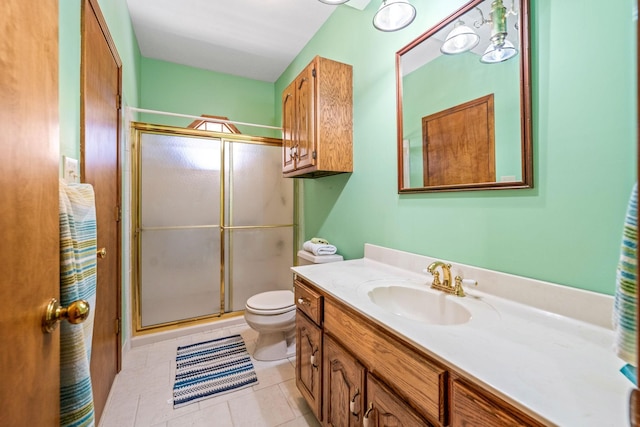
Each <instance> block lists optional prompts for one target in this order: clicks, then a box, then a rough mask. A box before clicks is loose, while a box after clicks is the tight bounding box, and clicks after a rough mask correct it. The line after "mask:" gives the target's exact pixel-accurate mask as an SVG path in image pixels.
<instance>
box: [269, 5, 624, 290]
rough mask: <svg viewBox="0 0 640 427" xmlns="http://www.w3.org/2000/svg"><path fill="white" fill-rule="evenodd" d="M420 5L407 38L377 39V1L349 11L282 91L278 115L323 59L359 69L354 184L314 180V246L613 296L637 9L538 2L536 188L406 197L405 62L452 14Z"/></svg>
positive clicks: (309, 196)
mask: <svg viewBox="0 0 640 427" xmlns="http://www.w3.org/2000/svg"><path fill="white" fill-rule="evenodd" d="M412 3H413V4H414V5H415V6H416V8H417V10H418V17H417V18H416V21H415V22H414V23H413V24H412V25H411V26H410V27H408V28H406V29H404V30H402V31H399V32H396V33H382V32H379V31H376V30H375V29H374V28H373V27H372V25H371V19H372V16H373V14H374V12H375V10H376V8H377V7H378V5H379V2H378V1H372V2H371V3H370V4H369V6H368V7H367V9H365V11H363V12H360V11H357V10H355V9H353V8H349V7H347V6H344V5H343V6H339V7H338V8H337V9H336V11H335V12H334V14H333V15H332V16H331V18H330V19H329V20H328V21H327V23H326V24H325V25H324V26H323V27H322V28H321V30H320V31H319V32H318V33H317V34H316V36H315V37H314V38H313V39H312V40H311V41H310V42H309V43H308V44H307V46H306V47H305V48H304V50H303V51H302V52H301V53H300V54H299V55H298V57H297V58H296V59H295V60H294V61H293V62H292V64H291V65H290V66H289V68H288V69H287V70H286V71H285V73H284V74H283V75H282V76H281V77H280V79H279V80H278V81H277V82H276V88H275V89H276V101H277V100H278V99H279V97H278V94H279V93H281V91H282V90H283V89H284V87H285V86H286V85H287V83H288V82H290V81H291V80H292V79H293V78H294V77H295V76H296V75H297V73H298V72H300V70H301V69H302V68H303V67H304V66H305V65H306V64H307V63H308V62H309V61H310V60H311V59H312V58H313V56H315V55H316V54H319V55H322V56H325V57H328V58H331V59H335V60H338V61H342V62H346V63H349V64H352V65H353V72H354V74H353V75H354V78H353V84H354V173H353V174H345V175H337V176H332V177H326V178H321V179H316V180H308V179H307V180H304V185H303V187H304V207H305V210H304V225H305V230H304V235H305V237H306V238H310V237H313V236H322V237H325V238H327V239H328V240H329V241H331V242H332V243H334V244H336V245H337V246H338V248H339V252H340V253H341V254H343V255H344V256H345V257H346V258H358V257H361V256H362V255H363V244H364V243H365V242H368V243H373V244H378V245H382V246H387V247H391V248H397V249H400V250H405V251H409V252H415V253H418V254H424V255H430V256H434V257H439V258H444V259H448V260H452V261H455V262H460V263H465V264H471V265H476V266H481V267H484V268H488V269H493V270H498V271H504V272H508V273H513V274H517V275H521V276H527V277H533V278H537V279H541V280H547V281H551V282H555V283H559V284H564V285H567V286H571V287H577V288H582V289H587V290H593V291H597V292H601V293H607V294H612V293H613V292H614V289H615V273H616V264H617V260H618V256H619V247H620V241H621V233H622V223H623V219H624V214H625V210H626V206H627V201H628V197H629V194H630V191H631V188H632V185H633V183H634V182H635V180H636V176H635V164H636V148H635V147H636V145H635V144H636V137H635V130H636V126H635V123H636V121H635V120H636V108H635V102H636V97H635V93H636V92H635V90H636V89H635V87H636V86H635V85H636V83H635V72H636V71H635V62H634V61H635V56H636V55H635V50H634V49H635V42H634V37H635V22H634V21H633V19H632V9H633V4H634V3H633V0H615V1H613V2H610V3H607V7H602V3H601V2H597V1H595V0H586V1H584V2H580V4H578V3H576V2H569V1H557V0H556V1H552V0H540V1H535V2H533V3H534V4H533V5H532V11H531V18H532V37H531V42H532V50H531V53H532V54H531V59H532V76H533V81H532V94H533V134H534V162H535V165H534V175H535V178H534V179H535V188H533V189H530V190H499V191H497V190H493V191H475V192H462V193H436V194H409V195H399V194H398V193H397V188H396V126H395V72H394V65H395V63H394V54H395V52H396V51H397V50H399V49H400V48H402V47H403V46H404V45H406V44H407V43H409V42H410V41H411V40H412V39H413V38H415V37H416V36H418V35H419V34H420V33H422V32H423V31H425V30H426V29H428V28H429V27H430V26H431V25H433V24H435V23H436V22H438V21H439V20H440V19H442V18H443V17H445V16H446V15H447V14H448V13H449V12H450V11H449V10H447V8H450V7H451V6H450V4H451V2H448V1H447V0H413V1H412ZM578 6H579V7H578ZM569 17H570V19H569ZM604 22H608V23H615V25H609V26H607V36H606V37H603V36H602V34H603V33H602V23H604ZM613 41H615V42H613ZM279 109H280V105H279V103H278V104H277V105H276V115H278V121H279V120H280V116H279V114H280V113H279Z"/></svg>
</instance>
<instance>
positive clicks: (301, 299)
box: [295, 279, 322, 326]
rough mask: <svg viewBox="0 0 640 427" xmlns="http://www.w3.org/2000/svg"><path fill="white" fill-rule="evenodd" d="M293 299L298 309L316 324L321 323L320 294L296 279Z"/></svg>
mask: <svg viewBox="0 0 640 427" xmlns="http://www.w3.org/2000/svg"><path fill="white" fill-rule="evenodd" d="M295 300H296V306H297V307H298V309H299V310H300V311H302V312H303V313H304V314H306V315H307V316H309V319H311V320H312V321H314V322H315V324H316V325H319V326H320V325H322V295H320V294H319V293H317V292H316V291H314V290H312V289H310V288H309V287H307V286H306V285H305V284H304V283H302V282H301V281H300V280H299V279H296V281H295Z"/></svg>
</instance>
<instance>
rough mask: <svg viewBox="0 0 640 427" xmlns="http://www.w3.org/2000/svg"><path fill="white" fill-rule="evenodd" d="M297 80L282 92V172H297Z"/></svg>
mask: <svg viewBox="0 0 640 427" xmlns="http://www.w3.org/2000/svg"><path fill="white" fill-rule="evenodd" d="M295 90H296V82H295V80H294V81H293V82H291V84H290V85H289V86H288V87H287V88H286V89H285V90H284V92H282V156H283V157H282V172H291V171H292V170H295V167H296V162H295V153H296V151H295V148H294V146H295V143H296V138H297V134H298V132H297V126H296V120H295V114H296V106H295V105H296V103H295Z"/></svg>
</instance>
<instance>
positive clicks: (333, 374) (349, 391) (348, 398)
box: [323, 335, 365, 427]
mask: <svg viewBox="0 0 640 427" xmlns="http://www.w3.org/2000/svg"><path fill="white" fill-rule="evenodd" d="M323 353H324V356H323V365H324V366H323V371H324V375H323V377H324V384H323V393H324V397H323V402H324V403H323V407H324V420H325V425H328V426H332V427H349V426H352V427H355V426H359V425H361V424H362V415H363V414H364V411H363V406H364V405H363V403H364V392H365V389H364V379H365V368H364V366H362V364H361V363H360V362H358V361H357V360H356V359H355V358H354V357H353V356H351V355H350V354H349V353H347V351H346V350H344V349H343V348H342V347H341V346H340V345H339V344H338V343H337V342H336V341H334V340H333V339H331V338H330V337H329V336H326V335H325V337H324V343H323Z"/></svg>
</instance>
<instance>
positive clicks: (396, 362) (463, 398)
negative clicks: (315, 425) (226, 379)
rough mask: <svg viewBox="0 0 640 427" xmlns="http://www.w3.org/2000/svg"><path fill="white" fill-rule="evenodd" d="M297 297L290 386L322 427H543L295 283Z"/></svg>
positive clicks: (307, 286)
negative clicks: (292, 382)
mask: <svg viewBox="0 0 640 427" xmlns="http://www.w3.org/2000/svg"><path fill="white" fill-rule="evenodd" d="M295 295H296V304H297V306H298V316H297V318H296V319H297V321H298V324H297V325H296V329H297V339H298V343H297V348H296V354H297V360H296V362H297V363H296V384H297V385H298V389H299V390H300V392H301V393H302V395H303V396H304V397H305V399H306V400H307V402H308V403H309V405H310V406H311V408H312V410H313V412H314V414H315V415H316V417H317V418H318V420H320V421H322V422H323V425H324V426H332V427H338V426H339V427H355V426H362V427H374V426H375V427H382V426H396V427H397V426H406V427H419V426H438V427H444V426H452V427H470V426H482V427H515V426H530V427H542V426H544V425H545V424H544V423H542V422H540V421H538V420H537V419H534V418H533V417H531V416H529V415H527V414H525V413H523V412H522V411H521V410H519V409H517V408H515V407H514V406H512V405H511V404H509V403H508V402H506V401H504V400H503V399H501V398H499V397H497V396H495V395H493V394H492V393H490V392H489V391H488V390H485V389H484V388H483V387H481V386H480V385H478V384H476V383H472V382H471V381H470V380H468V379H466V378H465V377H464V376H463V375H460V374H459V373H457V372H456V371H455V370H453V369H451V368H450V367H447V366H443V365H442V364H441V363H440V362H437V361H435V360H433V359H432V358H431V357H430V356H428V355H427V354H426V353H425V352H424V350H422V349H420V348H416V347H414V346H412V345H410V344H409V343H407V342H406V341H405V340H403V339H402V338H400V337H398V336H397V335H395V334H394V333H393V332H392V331H390V330H387V329H385V328H384V327H382V326H380V325H379V324H376V323H374V322H372V321H371V320H370V319H368V318H366V317H365V316H363V315H362V314H360V313H358V312H357V311H355V310H353V309H352V308H350V307H349V306H347V305H346V304H344V303H342V302H340V301H338V300H336V299H335V298H333V297H331V296H329V295H325V294H323V292H322V291H320V290H319V289H317V288H316V287H314V286H313V285H312V284H310V283H308V282H306V281H305V280H304V279H302V278H300V277H296V280H295ZM314 354H315V357H313V358H312V356H313V355H314ZM319 354H321V355H322V356H321V357H322V363H321V364H319V366H317V367H313V365H314V363H315V364H318V363H317V362H318V357H319V356H318V355H319ZM310 361H313V362H314V363H311V362H310Z"/></svg>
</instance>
